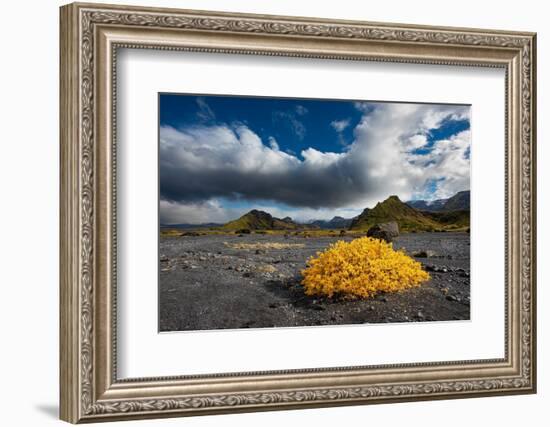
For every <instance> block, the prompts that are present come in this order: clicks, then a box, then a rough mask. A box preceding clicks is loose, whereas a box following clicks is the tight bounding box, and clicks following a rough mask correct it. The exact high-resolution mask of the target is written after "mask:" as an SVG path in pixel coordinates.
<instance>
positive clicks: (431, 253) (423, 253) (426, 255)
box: [412, 249, 437, 258]
mask: <svg viewBox="0 0 550 427" xmlns="http://www.w3.org/2000/svg"><path fill="white" fill-rule="evenodd" d="M412 256H413V257H415V258H436V257H437V254H436V253H435V251H431V250H429V249H427V250H422V251H418V252H414V253H413V254H412Z"/></svg>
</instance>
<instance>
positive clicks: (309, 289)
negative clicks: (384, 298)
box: [302, 237, 430, 298]
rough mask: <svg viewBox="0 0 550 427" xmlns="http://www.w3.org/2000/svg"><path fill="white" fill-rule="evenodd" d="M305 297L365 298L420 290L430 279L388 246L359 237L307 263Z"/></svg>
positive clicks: (304, 271) (303, 283)
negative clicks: (401, 291) (410, 289)
mask: <svg viewBox="0 0 550 427" xmlns="http://www.w3.org/2000/svg"><path fill="white" fill-rule="evenodd" d="M302 275H303V277H304V278H303V280H302V285H303V286H304V288H305V293H306V295H324V296H327V297H329V298H331V297H332V296H333V295H335V294H344V295H353V296H357V297H361V298H368V297H371V296H373V295H374V294H376V293H378V292H395V291H399V290H402V289H407V288H412V287H415V286H419V285H420V284H421V283H422V282H425V281H426V280H429V279H430V275H429V274H428V273H427V272H426V271H424V270H422V267H421V264H420V263H419V262H417V261H415V260H414V259H413V258H411V257H409V256H408V255H407V254H405V253H404V252H403V251H402V250H397V251H396V250H394V249H393V246H392V244H391V243H386V242H385V241H383V240H379V239H374V238H371V237H361V238H359V239H354V240H352V241H351V242H349V243H347V242H345V241H343V240H339V241H338V242H336V243H334V244H332V245H330V246H329V248H328V249H326V250H325V251H323V252H318V253H317V257H311V258H310V259H309V260H308V261H307V267H306V268H305V269H304V270H302Z"/></svg>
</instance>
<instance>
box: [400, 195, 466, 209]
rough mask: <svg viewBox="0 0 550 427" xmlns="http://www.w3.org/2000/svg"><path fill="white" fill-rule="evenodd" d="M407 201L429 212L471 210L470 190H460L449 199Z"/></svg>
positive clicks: (415, 207) (411, 205) (413, 206)
mask: <svg viewBox="0 0 550 427" xmlns="http://www.w3.org/2000/svg"><path fill="white" fill-rule="evenodd" d="M406 203H407V205H409V206H410V207H412V208H414V209H416V210H420V211H428V212H443V211H457V210H470V190H467V191H460V192H458V193H456V194H455V195H454V196H452V197H450V198H448V199H438V200H433V201H426V200H411V201H408V202H406Z"/></svg>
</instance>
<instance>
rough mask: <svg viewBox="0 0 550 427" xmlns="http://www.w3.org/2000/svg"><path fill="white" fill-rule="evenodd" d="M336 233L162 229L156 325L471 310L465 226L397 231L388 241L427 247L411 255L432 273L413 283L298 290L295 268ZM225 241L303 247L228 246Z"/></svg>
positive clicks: (428, 316)
mask: <svg viewBox="0 0 550 427" xmlns="http://www.w3.org/2000/svg"><path fill="white" fill-rule="evenodd" d="M336 240H337V238H334V237H315V238H304V237H300V236H290V237H285V236H268V235H259V234H249V235H243V236H238V235H208V236H186V237H161V239H160V290H159V298H160V307H159V312H160V330H161V331H187V330H204V329H236V328H264V327H288V326H310V325H336V324H357V323H384V322H386V323H387V322H420V321H443V320H467V319H469V318H470V236H469V234H467V233H411V234H403V235H401V236H400V237H399V238H398V239H396V241H395V242H394V248H404V249H405V250H406V252H407V253H408V254H410V255H414V254H416V255H428V257H422V256H420V257H416V259H417V260H418V261H420V262H422V264H423V266H424V268H425V269H426V270H428V271H429V272H430V275H431V277H432V278H431V280H430V281H428V282H426V283H424V284H423V285H421V286H420V287H418V288H414V289H409V290H405V291H402V292H398V293H386V294H379V295H377V296H376V297H373V298H371V299H367V300H353V301H346V300H343V299H333V300H329V299H326V298H320V297H309V296H306V295H304V292H303V288H302V287H301V286H300V280H301V276H300V270H302V269H303V268H304V267H305V262H306V260H307V259H308V258H309V257H310V256H311V255H314V254H315V253H316V252H317V251H319V250H323V249H324V248H326V247H327V246H328V244H329V243H331V242H334V241H336ZM344 240H348V241H349V240H351V237H344ZM224 242H227V243H228V244H242V243H267V242H277V243H283V244H289V243H290V244H301V245H304V247H294V248H288V249H267V250H264V249H260V250H255V249H233V248H231V247H230V246H229V245H227V244H225V243H224ZM421 251H425V252H428V253H427V254H419V252H421Z"/></svg>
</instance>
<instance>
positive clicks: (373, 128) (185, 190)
mask: <svg viewBox="0 0 550 427" xmlns="http://www.w3.org/2000/svg"><path fill="white" fill-rule="evenodd" d="M361 108H363V109H364V114H363V117H362V119H361V120H360V122H359V124H358V125H357V126H356V127H355V129H354V131H353V133H354V139H353V142H352V143H351V144H350V146H349V149H348V150H347V151H345V152H342V153H330V152H321V151H319V150H317V149H315V148H312V147H310V148H308V149H306V150H303V151H302V152H301V153H300V154H301V157H302V158H299V157H298V156H297V155H294V154H289V153H288V152H284V151H281V150H280V148H279V144H278V142H277V141H276V140H275V139H274V138H268V139H267V141H265V143H264V142H263V141H262V140H261V138H260V137H259V136H258V135H257V134H256V133H255V132H253V131H252V130H251V129H250V128H248V127H247V126H245V125H234V126H228V125H224V126H195V127H188V128H185V129H180V130H177V129H174V128H172V127H168V126H163V127H161V129H160V140H161V141H160V165H161V166H160V173H161V199H162V201H163V202H162V203H161V216H162V215H165V216H167V215H169V213H170V215H171V216H170V218H175V217H176V216H177V217H178V218H182V219H181V220H179V221H176V222H191V221H189V220H188V219H187V218H207V217H208V218H210V219H209V220H208V221H202V222H210V221H212V222H218V220H216V219H215V218H220V222H224V221H225V219H223V218H226V217H227V216H228V213H227V212H225V213H224V212H222V211H223V210H224V209H223V208H222V207H221V205H220V204H219V203H214V202H213V201H214V200H217V199H220V198H227V199H232V198H240V199H247V200H254V201H255V203H260V202H258V201H261V200H264V201H269V200H272V201H274V202H275V203H276V205H274V204H273V203H267V204H265V205H266V206H267V207H269V206H271V209H272V211H270V212H271V213H272V214H275V215H276V216H277V214H276V213H275V212H273V209H277V208H276V207H273V206H284V205H286V206H291V207H293V209H294V210H295V211H296V212H299V215H300V216H301V217H303V218H308V215H314V214H316V215H317V217H319V216H321V215H320V211H319V209H321V208H322V209H323V212H331V214H329V215H332V212H336V211H341V210H342V209H347V210H351V211H353V212H355V211H360V210H361V209H363V208H365V207H369V206H372V205H374V204H375V203H376V202H378V201H380V200H383V199H385V198H387V197H388V196H389V195H392V194H396V195H398V196H399V197H400V198H401V199H402V200H409V199H411V198H412V197H413V196H417V195H419V194H421V195H423V196H424V197H427V198H428V199H435V198H443V197H449V196H451V195H452V194H454V193H456V192H457V191H460V190H465V189H469V186H470V185H469V181H470V160H469V158H468V157H467V156H466V152H467V150H468V149H469V146H470V132H469V131H464V132H461V133H459V134H457V135H454V136H452V137H449V138H448V139H444V140H440V141H435V142H433V143H430V144H429V143H428V135H429V132H430V130H433V129H437V128H438V127H440V126H441V124H442V123H443V122H444V121H445V120H449V119H461V118H468V117H469V107H463V106H448V105H430V104H393V103H376V104H373V103H370V104H369V105H368V108H367V107H366V106H363V105H361ZM426 147H429V149H426ZM418 148H424V149H425V150H423V151H426V153H427V154H424V155H421V154H415V150H417V149H418ZM433 182H435V183H436V184H435V191H434V192H433V194H432V192H427V191H426V188H427V186H428V184H431V183H433ZM257 208H261V207H260V206H258V207H257ZM281 209H282V208H281ZM296 209H297V210H296ZM207 211H208V212H211V213H210V214H207V213H206V212H207ZM351 211H348V213H349V212H351ZM237 213H238V212H237V211H233V212H231V215H237ZM243 213H244V212H243ZM224 215H225V216H224ZM280 215H281V216H286V215H285V214H283V212H281V213H280ZM335 215H337V214H335ZM291 216H292V215H291ZM229 219H230V218H229ZM310 219H311V218H310Z"/></svg>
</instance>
